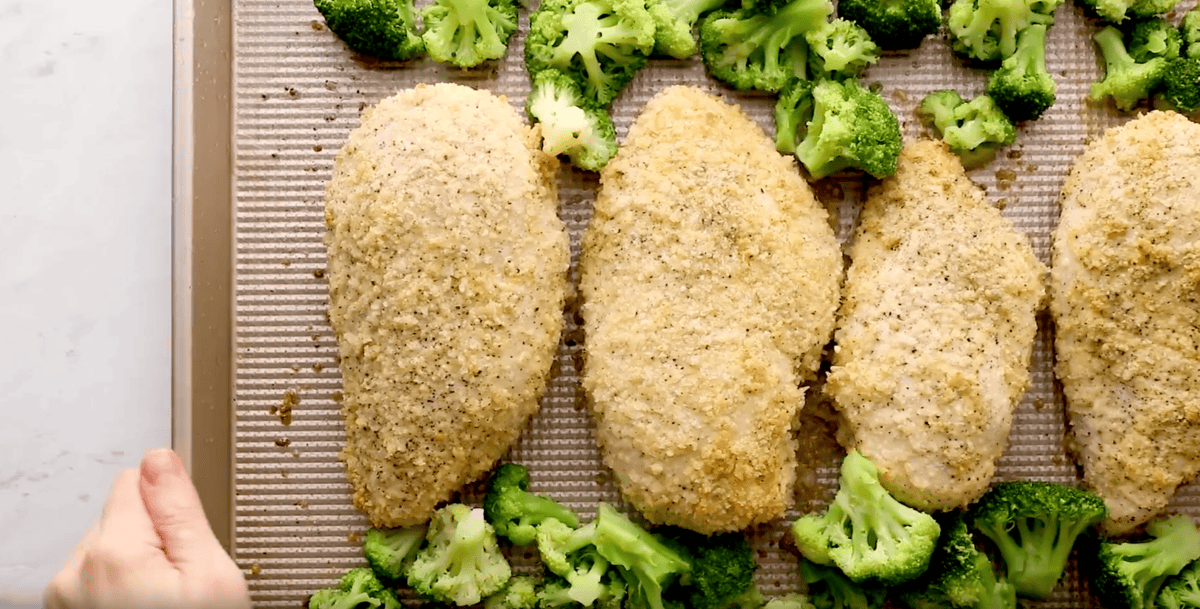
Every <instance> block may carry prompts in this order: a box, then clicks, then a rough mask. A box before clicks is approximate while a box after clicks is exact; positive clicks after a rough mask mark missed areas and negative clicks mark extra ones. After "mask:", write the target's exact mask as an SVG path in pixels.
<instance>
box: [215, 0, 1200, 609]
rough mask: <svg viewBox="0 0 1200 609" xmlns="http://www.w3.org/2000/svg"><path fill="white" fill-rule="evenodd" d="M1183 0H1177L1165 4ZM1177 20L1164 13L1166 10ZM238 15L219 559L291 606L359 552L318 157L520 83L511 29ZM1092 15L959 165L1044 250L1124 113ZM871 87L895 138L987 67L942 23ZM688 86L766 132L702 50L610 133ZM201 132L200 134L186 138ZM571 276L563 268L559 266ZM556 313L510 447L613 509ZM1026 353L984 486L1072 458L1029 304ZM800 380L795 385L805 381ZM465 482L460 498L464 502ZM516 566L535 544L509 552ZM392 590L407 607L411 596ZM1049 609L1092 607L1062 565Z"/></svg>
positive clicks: (266, 7) (294, 9)
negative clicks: (393, 51)
mask: <svg viewBox="0 0 1200 609" xmlns="http://www.w3.org/2000/svg"><path fill="white" fill-rule="evenodd" d="M1189 6H1190V2H1185V3H1184V4H1182V5H1181V6H1180V7H1179V9H1177V14H1178V13H1181V12H1182V10H1183V9H1186V8H1188V7H1189ZM1176 16H1177V15H1176ZM233 19H234V44H235V47H234V48H235V53H234V95H235V116H234V120H235V123H234V128H235V132H234V138H235V141H234V146H235V170H234V171H235V175H234V188H235V205H236V229H235V230H236V235H235V237H236V259H235V269H234V272H235V281H236V288H235V289H236V302H235V316H236V317H235V318H236V324H237V327H236V328H235V330H236V371H235V372H236V374H235V388H234V399H235V408H236V423H235V430H234V433H235V443H236V456H235V480H234V484H235V491H236V499H235V517H236V537H235V545H236V550H235V558H236V560H237V562H238V564H239V565H241V566H242V568H243V569H244V570H245V573H246V576H247V579H248V581H249V584H250V588H251V591H252V594H253V599H254V604H255V606H256V607H289V608H295V607H299V606H301V604H302V603H303V602H304V599H305V598H306V597H307V595H308V594H310V593H311V592H312V591H314V590H316V589H318V588H321V587H325V586H328V585H330V584H332V583H333V582H334V581H335V580H336V578H337V577H338V576H339V575H340V574H341V573H342V572H343V571H345V570H346V569H348V568H350V567H354V566H360V565H362V564H364V561H363V559H362V556H361V540H360V536H361V534H362V533H363V531H364V530H365V529H366V527H367V526H368V524H367V521H366V519H365V518H364V517H363V516H362V515H361V514H359V513H358V512H357V511H356V510H355V509H354V508H353V507H352V506H351V504H350V486H349V484H348V483H347V481H346V477H345V473H344V470H343V465H342V463H341V462H340V461H338V451H339V450H340V448H341V446H342V443H343V441H344V437H345V434H344V427H343V426H344V423H343V420H342V417H341V415H340V413H339V401H340V398H341V395H340V393H339V392H340V390H341V381H340V375H339V372H338V367H337V360H336V355H337V349H336V342H335V338H334V335H333V331H332V329H331V328H330V327H329V325H328V322H327V317H326V308H327V306H328V294H327V291H326V283H325V281H324V279H323V276H324V268H325V247H324V245H323V243H322V236H323V233H324V230H325V229H324V220H323V210H324V185H325V182H326V180H328V179H329V177H330V175H331V173H332V167H333V160H334V156H335V155H336V153H337V151H338V149H339V148H340V147H341V145H342V143H343V142H344V141H345V139H346V136H347V135H348V134H349V132H350V131H351V130H352V129H354V128H355V127H356V126H357V125H358V121H359V113H360V111H361V110H362V109H363V108H364V107H366V106H368V105H371V104H374V103H375V102H377V101H379V100H380V99H382V98H384V97H387V96H389V95H392V94H394V93H395V92H397V91H398V90H400V89H404V88H407V87H411V86H413V85H415V84H417V83H422V82H437V81H452V82H458V83H463V84H467V85H470V86H473V87H480V88H487V89H489V90H492V91H494V92H496V93H500V94H504V95H507V96H508V99H509V101H510V102H511V103H512V104H513V106H514V107H516V108H518V109H520V108H522V107H523V104H524V98H525V94H526V93H527V92H528V90H529V82H528V78H527V76H526V73H525V71H524V65H523V62H522V59H521V58H522V53H523V47H522V40H523V36H522V34H521V32H523V31H524V30H525V29H526V28H527V26H528V18H527V15H526V13H525V12H524V11H522V16H521V28H522V29H521V32H518V34H517V35H516V36H514V38H513V40H512V43H511V45H510V48H509V52H508V56H507V57H506V58H505V59H504V60H502V61H499V62H497V63H495V64H494V65H491V66H488V67H487V68H485V69H479V70H475V71H470V72H465V71H462V70H459V69H457V68H451V67H445V66H441V65H438V64H435V63H433V62H432V61H429V60H421V61H417V62H414V63H411V64H407V65H400V64H381V63H374V62H370V61H369V60H365V59H363V58H361V57H357V56H355V55H354V54H353V53H351V52H350V51H349V50H347V48H346V47H345V45H344V44H343V43H342V42H341V41H340V40H338V39H337V38H336V37H335V36H334V35H333V34H332V33H331V32H329V31H328V29H326V28H325V27H324V22H323V20H322V18H321V16H320V14H319V13H318V12H317V11H316V9H315V8H314V7H313V4H312V2H311V0H237V1H235V2H234V3H233ZM1097 29H1098V26H1097V25H1096V24H1095V23H1094V22H1092V21H1090V20H1088V19H1087V18H1086V17H1084V15H1083V13H1082V11H1081V10H1080V9H1079V8H1077V7H1076V6H1074V5H1072V4H1070V3H1068V4H1066V5H1064V6H1062V7H1061V8H1060V9H1059V10H1058V13H1057V24H1056V25H1054V27H1052V28H1051V29H1050V31H1049V42H1048V47H1049V49H1048V65H1049V68H1050V70H1051V72H1052V73H1053V74H1054V75H1055V78H1056V80H1057V81H1058V87H1059V89H1058V102H1057V103H1056V104H1055V105H1054V106H1053V107H1052V108H1051V109H1050V110H1049V111H1048V112H1047V114H1046V115H1045V116H1044V117H1043V118H1042V119H1041V120H1038V121H1036V122H1033V123H1030V124H1027V125H1024V126H1022V127H1020V128H1019V136H1018V141H1017V143H1016V144H1015V145H1013V146H1012V147H1011V148H1009V149H1007V150H1005V151H1004V152H1002V153H1001V154H1000V156H999V157H998V158H997V159H996V161H994V162H993V163H992V164H991V165H989V166H988V167H987V168H985V169H981V170H976V171H974V172H972V178H974V180H975V181H976V182H977V183H978V184H980V185H981V186H982V187H983V188H985V189H986V191H987V195H988V197H989V198H990V199H991V201H993V202H994V203H995V204H996V205H998V206H1001V207H1002V209H1003V213H1004V215H1005V216H1007V217H1008V218H1010V219H1012V221H1013V222H1014V223H1015V224H1016V226H1017V227H1018V228H1019V229H1020V230H1022V231H1024V232H1026V233H1027V234H1028V235H1029V236H1030V237H1031V239H1032V241H1033V245H1034V248H1035V249H1036V251H1037V254H1038V256H1039V257H1040V258H1041V259H1042V260H1043V261H1044V262H1047V263H1048V262H1049V245H1050V234H1051V231H1052V229H1053V227H1054V224H1055V221H1056V218H1057V214H1058V212H1057V198H1058V193H1059V189H1060V187H1061V185H1062V183H1063V180H1064V179H1065V176H1066V172H1067V170H1068V169H1069V167H1070V165H1071V163H1072V162H1073V161H1074V159H1075V157H1076V156H1077V155H1078V154H1079V153H1080V152H1081V151H1082V150H1083V148H1084V146H1085V144H1086V143H1087V142H1088V141H1090V140H1091V139H1092V138H1094V137H1096V136H1097V135H1099V134H1100V133H1102V132H1103V130H1104V129H1105V128H1107V127H1110V126H1113V125H1116V124H1119V123H1120V122H1122V121H1125V120H1127V119H1128V118H1129V117H1130V115H1123V114H1120V113H1118V112H1116V111H1114V110H1111V109H1109V108H1108V107H1097V106H1094V105H1089V104H1087V103H1085V101H1084V98H1085V96H1086V94H1087V90H1088V86H1089V84H1090V83H1091V82H1093V81H1094V80H1096V79H1097V78H1098V76H1099V75H1100V68H1099V63H1098V59H1097V55H1096V53H1095V51H1094V49H1093V45H1092V43H1091V41H1090V36H1091V34H1092V33H1093V32H1095V31H1096V30H1097ZM862 81H863V82H865V83H879V84H880V85H881V86H882V92H883V95H884V97H885V98H886V99H887V100H888V102H889V103H890V104H891V106H892V108H893V110H894V111H895V112H896V114H897V115H898V116H899V117H900V121H901V125H902V127H903V129H904V132H905V134H906V136H908V137H916V136H918V135H920V133H921V130H922V127H921V125H920V123H919V121H918V119H917V118H916V115H915V108H916V105H917V103H918V102H919V101H920V99H921V98H922V97H923V96H924V95H925V94H926V93H928V92H930V91H933V90H937V89H943V88H955V89H958V90H959V91H960V92H961V93H962V94H963V96H964V97H970V96H973V95H975V94H977V93H979V92H981V91H982V89H983V86H984V84H985V81H986V73H985V72H982V71H979V70H974V69H971V68H968V67H965V66H964V65H963V64H962V63H961V62H960V61H959V60H958V59H956V58H955V57H953V55H952V54H951V52H950V50H949V47H948V45H947V43H946V41H945V40H944V38H942V37H940V36H939V37H931V38H928V39H926V41H925V43H924V44H923V45H922V46H921V47H920V48H919V49H917V50H913V51H908V52H899V53H891V54H888V55H886V56H885V57H883V59H882V60H881V61H880V62H879V63H878V64H876V65H874V66H872V67H871V68H870V69H869V70H867V72H866V73H865V74H864V76H863V77H862ZM675 83H692V84H696V85H698V86H700V87H703V88H705V89H706V90H709V91H711V92H714V93H717V94H720V95H722V96H724V97H725V98H726V99H727V100H730V101H734V102H737V103H739V104H740V105H741V106H742V107H743V108H744V109H745V110H746V112H747V113H748V114H749V115H750V116H751V117H752V118H753V119H755V120H756V121H757V122H758V123H759V124H761V125H762V127H763V129H764V130H766V131H767V133H768V134H770V133H773V120H772V116H771V108H772V105H773V103H774V97H773V96H768V95H763V94H743V93H738V92H734V91H731V90H728V89H726V88H724V87H723V86H721V85H720V84H718V83H717V82H715V81H713V80H712V79H710V78H709V77H708V76H707V75H706V74H705V72H704V68H703V65H702V64H701V62H700V60H699V58H698V57H697V58H693V59H691V60H687V61H677V60H664V59H655V60H652V61H651V62H650V65H649V66H648V67H646V68H645V69H644V70H642V71H641V72H639V73H638V75H637V78H636V80H635V81H634V82H633V84H632V85H631V86H630V87H629V88H628V89H627V90H626V91H625V92H624V93H623V94H622V95H621V97H620V98H619V99H618V100H617V101H616V103H615V104H614V106H613V116H614V120H615V121H616V124H617V131H618V136H619V137H621V138H623V137H624V134H625V132H626V130H627V129H628V127H629V125H630V124H631V122H632V121H633V119H634V117H635V116H636V115H637V113H638V112H639V110H640V109H641V108H642V106H643V105H644V104H645V102H646V101H647V100H648V99H649V98H650V97H651V96H652V95H654V93H655V92H657V91H659V90H660V89H662V88H663V87H665V86H668V85H671V84H675ZM200 137H203V134H200ZM864 186H865V182H863V181H862V180H859V179H829V180H824V181H822V182H821V183H819V184H817V192H818V196H819V197H820V198H821V199H822V201H824V202H825V203H826V204H827V205H828V206H829V208H830V210H831V211H832V212H833V218H835V219H836V221H837V224H838V226H837V228H838V233H839V235H840V236H841V237H842V239H843V240H845V239H846V238H848V237H849V236H850V234H851V233H852V230H853V226H854V223H855V218H856V215H857V213H858V210H859V207H860V206H859V204H858V201H859V200H860V197H861V195H862V193H863V190H864ZM596 187H597V179H596V176H595V174H588V173H585V172H579V171H574V170H572V169H570V168H569V167H566V166H565V165H564V167H563V169H562V170H561V172H560V198H561V207H560V216H561V218H562V220H563V222H564V223H565V225H566V226H567V227H568V229H569V231H570V234H571V245H572V255H573V261H574V260H577V256H578V251H579V237H580V235H581V233H582V231H583V229H584V227H585V226H586V225H587V222H588V219H589V218H590V214H591V203H592V201H593V198H594V196H595V191H596ZM572 279H573V280H574V281H576V282H577V281H578V272H577V269H576V268H575V265H574V262H573V265H572ZM564 315H565V318H566V327H565V331H564V335H563V339H562V344H561V346H560V349H559V355H558V357H557V360H556V364H555V368H554V371H553V377H552V381H551V383H550V386H549V390H548V391H547V393H546V394H545V396H544V398H543V400H542V407H541V412H540V413H539V414H538V415H536V416H535V418H534V419H533V420H532V421H531V423H530V424H529V426H528V428H527V429H526V430H525V431H524V434H523V437H522V439H521V441H520V443H519V444H518V445H517V446H516V447H515V448H514V449H513V451H512V452H511V454H510V455H509V458H510V459H511V460H513V461H516V462H519V463H522V464H525V465H527V466H528V467H529V468H530V470H531V474H532V478H533V481H532V487H533V490H534V491H535V492H539V493H544V494H548V495H550V496H552V497H554V498H555V499H557V500H559V501H562V502H563V503H565V504H567V505H568V506H570V507H572V508H574V509H575V510H577V511H578V512H580V514H581V515H583V516H584V517H585V518H590V517H591V516H592V515H593V513H594V509H595V505H596V502H598V501H601V500H603V501H608V502H611V503H614V504H616V505H618V506H622V507H623V505H622V504H621V502H620V497H619V494H618V493H617V490H616V488H615V486H614V485H613V484H612V482H611V481H610V479H609V475H608V474H607V473H606V472H605V470H604V468H603V467H602V465H601V461H600V456H599V453H598V451H597V449H596V446H595V442H594V437H593V432H594V424H593V423H592V422H591V421H590V420H589V415H588V413H587V411H586V405H585V403H584V400H583V395H582V392H581V390H580V386H579V378H578V367H577V356H578V355H579V353H580V350H581V349H582V348H583V346H582V344H581V342H582V337H581V333H580V330H579V323H578V320H577V318H576V315H575V314H574V312H573V311H572V310H571V307H570V306H568V310H567V311H565V312H564ZM1041 325H1042V330H1041V332H1040V334H1039V338H1038V341H1037V343H1036V346H1035V349H1034V355H1033V378H1032V386H1031V388H1030V390H1029V392H1028V394H1027V395H1026V396H1025V398H1024V400H1023V402H1022V404H1021V406H1020V407H1019V409H1018V411H1017V415H1016V419H1015V426H1014V429H1013V432H1012V435H1011V437H1010V445H1009V448H1008V450H1007V452H1006V454H1005V456H1004V457H1003V458H1002V460H1001V461H1000V464H999V469H998V473H997V479H998V480H1006V479H1026V478H1030V479H1039V480H1049V481H1072V480H1074V479H1075V477H1076V469H1075V466H1074V464H1073V463H1072V462H1071V461H1070V459H1069V458H1068V457H1067V455H1066V453H1065V451H1064V445H1063V444H1064V443H1063V433H1064V415H1063V405H1062V398H1061V395H1060V394H1059V393H1058V392H1057V390H1056V387H1055V382H1054V377H1053V373H1052V369H1051V362H1052V357H1053V356H1052V350H1051V334H1050V332H1051V331H1050V329H1049V323H1048V320H1047V319H1046V317H1045V315H1043V317H1042V324H1041ZM811 393H813V392H810V394H811ZM822 408H825V409H827V408H828V406H827V405H826V406H822V405H820V404H817V405H814V406H813V407H810V408H808V409H806V413H807V414H806V416H805V417H804V421H805V425H804V428H803V429H802V430H801V432H800V433H801V436H802V448H801V453H802V454H801V463H802V466H801V471H800V475H799V480H800V484H799V486H798V489H797V501H796V509H795V510H794V512H793V513H792V514H790V516H796V515H799V514H800V513H803V512H806V511H810V510H814V509H820V508H823V506H824V505H825V504H826V502H827V501H828V499H829V498H830V497H831V496H832V492H833V490H834V488H835V487H836V478H837V466H838V463H839V459H840V454H839V452H838V451H839V449H838V448H837V446H836V444H835V442H834V440H833V434H834V429H833V427H832V426H831V425H830V424H829V423H828V422H827V419H826V418H822V416H820V415H821V413H822ZM479 498H480V495H479V489H478V488H477V487H476V488H469V489H467V491H466V492H464V495H463V499H464V500H465V501H468V502H476V503H477V502H478V501H479ZM1172 508H1174V509H1177V510H1183V511H1187V512H1190V513H1194V514H1200V488H1197V487H1196V486H1189V487H1185V488H1183V489H1181V490H1180V492H1179V493H1178V495H1177V496H1176V499H1175V501H1174V503H1173V504H1172ZM785 530H786V522H779V523H776V524H775V525H773V526H770V527H765V528H762V529H761V530H755V531H752V532H751V538H752V542H753V544H754V545H755V547H756V548H757V549H758V550H759V552H758V560H759V564H760V569H759V582H760V586H761V588H762V590H763V592H764V594H766V595H767V596H774V595H777V594H781V593H784V592H789V591H796V590H799V589H800V588H801V585H800V583H799V579H798V574H797V566H796V560H795V558H794V557H793V556H792V555H791V554H790V553H788V552H787V551H786V550H785V549H781V547H780V542H781V540H783V539H784V537H785ZM512 559H513V562H514V564H515V565H516V566H517V569H518V571H527V570H528V569H530V568H532V566H533V565H534V564H535V561H536V556H535V552H533V551H530V552H525V553H524V554H518V555H515V556H513V557H512ZM406 602H409V603H416V602H417V601H416V600H415V597H413V596H411V595H409V596H407V597H406ZM1036 604H1038V605H1044V606H1046V607H1056V608H1068V607H1070V608H1075V607H1090V606H1094V605H1095V603H1094V601H1093V600H1092V599H1091V598H1090V597H1089V596H1088V595H1087V592H1086V590H1084V589H1083V588H1082V587H1081V585H1080V583H1079V581H1078V577H1077V575H1076V573H1075V571H1074V569H1073V568H1072V569H1071V570H1070V572H1069V573H1068V574H1067V576H1066V578H1065V580H1064V581H1063V583H1062V584H1060V586H1059V588H1058V590H1057V592H1056V594H1055V595H1054V597H1053V598H1052V599H1050V600H1048V601H1044V602H1041V603H1036Z"/></svg>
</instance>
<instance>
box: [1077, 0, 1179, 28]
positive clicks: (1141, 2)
mask: <svg viewBox="0 0 1200 609" xmlns="http://www.w3.org/2000/svg"><path fill="white" fill-rule="evenodd" d="M1079 4H1080V5H1082V6H1083V7H1084V8H1085V9H1087V11H1088V12H1089V13H1091V14H1093V15H1095V16H1096V17H1099V18H1100V19H1101V20H1103V21H1107V22H1109V23H1122V22H1123V21H1125V20H1126V19H1146V18H1149V17H1153V16H1155V15H1161V14H1163V13H1166V12H1169V11H1170V10H1171V9H1173V8H1175V5H1176V4H1179V0H1079Z"/></svg>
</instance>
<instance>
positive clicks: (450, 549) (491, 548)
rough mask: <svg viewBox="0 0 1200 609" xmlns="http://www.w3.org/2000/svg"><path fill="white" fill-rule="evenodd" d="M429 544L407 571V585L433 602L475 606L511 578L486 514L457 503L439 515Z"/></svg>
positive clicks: (432, 523)
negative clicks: (485, 516)
mask: <svg viewBox="0 0 1200 609" xmlns="http://www.w3.org/2000/svg"><path fill="white" fill-rule="evenodd" d="M425 538H426V541H427V542H428V543H427V545H426V546H425V547H424V548H423V549H422V550H421V551H420V552H418V553H417V557H416V558H415V559H414V560H413V564H412V566H410V567H409V569H408V585H409V586H410V587H412V588H413V589H414V590H416V591H417V592H419V593H420V594H422V595H424V596H426V597H428V598H431V599H433V600H437V601H443V602H451V603H455V604H457V605H472V604H475V603H478V602H479V601H480V600H482V599H483V597H485V596H488V595H491V594H494V593H495V592H496V591H498V590H500V589H501V588H503V587H504V584H506V583H508V579H509V577H511V576H512V568H511V567H510V566H509V564H508V561H507V560H505V558H504V555H503V554H501V553H500V547H499V545H498V544H497V543H496V532H495V530H494V529H493V528H492V525H490V524H488V523H487V520H486V519H485V518H484V515H483V509H482V508H475V509H472V508H471V507H470V506H467V505H463V504H461V503H452V504H450V505H447V506H445V507H442V508H440V509H438V510H437V511H436V512H434V513H433V518H432V519H431V520H430V521H429V531H428V533H427V534H426V537H425Z"/></svg>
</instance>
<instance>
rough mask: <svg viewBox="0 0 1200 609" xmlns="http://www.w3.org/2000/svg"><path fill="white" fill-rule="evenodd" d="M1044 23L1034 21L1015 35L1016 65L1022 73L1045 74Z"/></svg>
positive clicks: (1046, 71) (1045, 28)
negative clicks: (1019, 33)
mask: <svg viewBox="0 0 1200 609" xmlns="http://www.w3.org/2000/svg"><path fill="white" fill-rule="evenodd" d="M1048 30H1049V28H1047V27H1046V26H1045V24H1041V23H1035V24H1033V25H1031V26H1029V27H1027V28H1025V31H1023V32H1021V35H1020V36H1019V37H1017V50H1016V52H1015V56H1016V57H1017V66H1018V67H1019V69H1020V71H1021V72H1022V73H1024V74H1046V73H1048V72H1049V70H1047V69H1046V32H1047V31H1048Z"/></svg>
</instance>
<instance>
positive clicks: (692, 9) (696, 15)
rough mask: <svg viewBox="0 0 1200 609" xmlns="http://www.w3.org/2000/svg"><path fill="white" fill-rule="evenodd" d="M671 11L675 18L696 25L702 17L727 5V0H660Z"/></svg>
mask: <svg viewBox="0 0 1200 609" xmlns="http://www.w3.org/2000/svg"><path fill="white" fill-rule="evenodd" d="M659 2H661V3H662V4H663V5H664V6H666V7H667V8H668V9H670V11H671V14H673V15H675V18H676V19H678V20H680V21H682V22H684V23H688V24H694V23H696V21H698V20H699V19H700V15H702V14H704V13H707V12H708V11H712V10H716V9H718V8H721V7H722V6H724V5H725V0H659Z"/></svg>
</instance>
